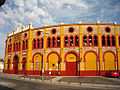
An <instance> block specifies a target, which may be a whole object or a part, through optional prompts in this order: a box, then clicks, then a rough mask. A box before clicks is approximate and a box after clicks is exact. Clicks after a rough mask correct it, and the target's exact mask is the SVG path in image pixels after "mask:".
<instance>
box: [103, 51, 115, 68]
mask: <svg viewBox="0 0 120 90" xmlns="http://www.w3.org/2000/svg"><path fill="white" fill-rule="evenodd" d="M104 59H105V70H115V63H114V60H115V57H114V55H113V53H111V52H107V53H105V55H104Z"/></svg>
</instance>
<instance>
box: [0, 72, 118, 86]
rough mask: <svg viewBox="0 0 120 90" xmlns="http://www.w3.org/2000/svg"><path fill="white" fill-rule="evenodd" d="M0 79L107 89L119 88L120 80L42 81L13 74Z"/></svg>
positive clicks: (69, 78)
mask: <svg viewBox="0 0 120 90" xmlns="http://www.w3.org/2000/svg"><path fill="white" fill-rule="evenodd" d="M0 77H4V78H11V79H20V80H27V81H33V82H36V81H37V82H45V83H50V84H62V85H72V86H87V87H109V88H111V87H112V88H113V87H114V88H120V79H117V78H106V77H101V76H97V77H83V76H81V77H78V76H44V81H42V77H41V76H33V75H31V76H26V75H14V74H2V75H1V74H0Z"/></svg>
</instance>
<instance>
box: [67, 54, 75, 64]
mask: <svg viewBox="0 0 120 90" xmlns="http://www.w3.org/2000/svg"><path fill="white" fill-rule="evenodd" d="M76 60H77V59H76V55H75V54H72V53H70V54H67V55H66V61H67V62H76Z"/></svg>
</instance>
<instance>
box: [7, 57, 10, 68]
mask: <svg viewBox="0 0 120 90" xmlns="http://www.w3.org/2000/svg"><path fill="white" fill-rule="evenodd" d="M7 64H8V65H7V69H8V70H9V68H10V60H9V59H8V62H7Z"/></svg>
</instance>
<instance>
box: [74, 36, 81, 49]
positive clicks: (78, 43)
mask: <svg viewBox="0 0 120 90" xmlns="http://www.w3.org/2000/svg"><path fill="white" fill-rule="evenodd" d="M75 37H78V46H76V45H75V47H79V46H80V45H79V41H80V40H79V36H78V35H75V36H74V39H75Z"/></svg>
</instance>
